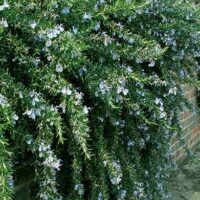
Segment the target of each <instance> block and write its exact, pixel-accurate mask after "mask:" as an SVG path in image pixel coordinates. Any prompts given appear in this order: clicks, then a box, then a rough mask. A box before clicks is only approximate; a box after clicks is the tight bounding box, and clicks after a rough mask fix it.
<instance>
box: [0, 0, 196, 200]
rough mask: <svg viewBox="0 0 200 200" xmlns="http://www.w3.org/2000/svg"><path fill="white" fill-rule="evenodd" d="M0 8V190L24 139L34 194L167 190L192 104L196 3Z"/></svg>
mask: <svg viewBox="0 0 200 200" xmlns="http://www.w3.org/2000/svg"><path fill="white" fill-rule="evenodd" d="M0 15H1V18H0V19H1V21H0V47H1V48H0V65H1V67H0V134H1V135H0V163H1V164H0V194H1V198H2V199H3V200H4V199H5V200H9V199H12V195H13V192H12V191H13V185H14V183H13V179H12V175H13V170H14V169H15V165H13V163H15V162H14V160H17V159H18V155H19V153H18V152H19V149H20V148H21V146H22V145H23V146H24V147H25V149H26V151H28V152H29V153H30V154H31V155H32V157H33V161H34V167H35V181H36V183H38V194H37V197H36V198H37V199H43V200H46V199H50V200H56V199H57V200H58V199H69V200H82V199H90V200H93V199H97V200H106V199H117V200H123V199H127V200H129V199H133V200H134V199H144V200H145V199H146V200H161V199H167V198H168V197H169V195H168V193H167V190H166V187H165V180H166V178H167V177H168V176H169V173H170V171H171V170H172V169H173V167H174V162H173V160H172V155H173V152H172V151H171V149H170V140H171V138H172V136H174V135H179V136H180V138H181V126H180V122H179V113H180V111H181V110H183V109H185V107H187V108H190V109H192V110H193V111H194V112H196V110H195V108H193V107H192V105H190V103H189V102H188V101H187V100H186V99H185V97H184V90H183V86H184V85H185V84H190V85H193V86H196V87H199V81H198V79H197V73H198V71H199V64H198V59H199V57H200V6H199V4H198V2H195V1H186V0H164V1H162V0H157V1H156V0H99V1H97V0H89V1H86V0H84V1H83V0H79V1H77V0H68V1H64V0H58V1H54V0H51V1H46V0H43V1H39V0H30V1H27V0H17V1H13V0H9V1H8V2H7V1H4V2H2V4H1V6H0ZM13 145H14V146H15V148H11V147H12V146H13Z"/></svg>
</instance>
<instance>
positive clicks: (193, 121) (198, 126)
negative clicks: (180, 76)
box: [171, 86, 200, 162]
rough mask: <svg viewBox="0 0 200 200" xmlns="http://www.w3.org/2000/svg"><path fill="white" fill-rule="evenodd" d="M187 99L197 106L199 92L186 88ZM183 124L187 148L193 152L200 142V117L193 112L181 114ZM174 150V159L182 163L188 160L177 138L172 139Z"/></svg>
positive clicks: (189, 87)
mask: <svg viewBox="0 0 200 200" xmlns="http://www.w3.org/2000/svg"><path fill="white" fill-rule="evenodd" d="M185 95H186V97H187V98H188V99H189V100H190V101H191V102H192V103H193V104H194V105H195V106H197V91H196V89H195V88H193V87H191V86H185ZM180 120H181V124H182V126H183V138H184V140H185V142H186V144H187V146H188V147H189V148H190V149H191V150H193V149H194V148H195V147H196V145H197V144H198V143H199V142H200V116H199V115H198V114H194V113H191V112H187V111H185V112H182V113H181V114H180ZM171 147H172V150H173V152H174V159H175V160H176V161H177V162H181V161H183V160H184V159H185V158H186V152H185V149H184V148H183V146H182V145H181V144H180V142H179V141H178V140H177V138H176V137H173V138H172V146H171Z"/></svg>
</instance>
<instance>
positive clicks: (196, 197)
mask: <svg viewBox="0 0 200 200" xmlns="http://www.w3.org/2000/svg"><path fill="white" fill-rule="evenodd" d="M169 191H170V192H171V200H200V148H198V149H197V152H196V153H195V154H194V156H193V157H192V158H191V159H190V161H189V162H188V163H186V164H184V165H183V166H181V168H180V169H179V170H178V171H177V174H173V175H172V176H171V178H170V180H169Z"/></svg>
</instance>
